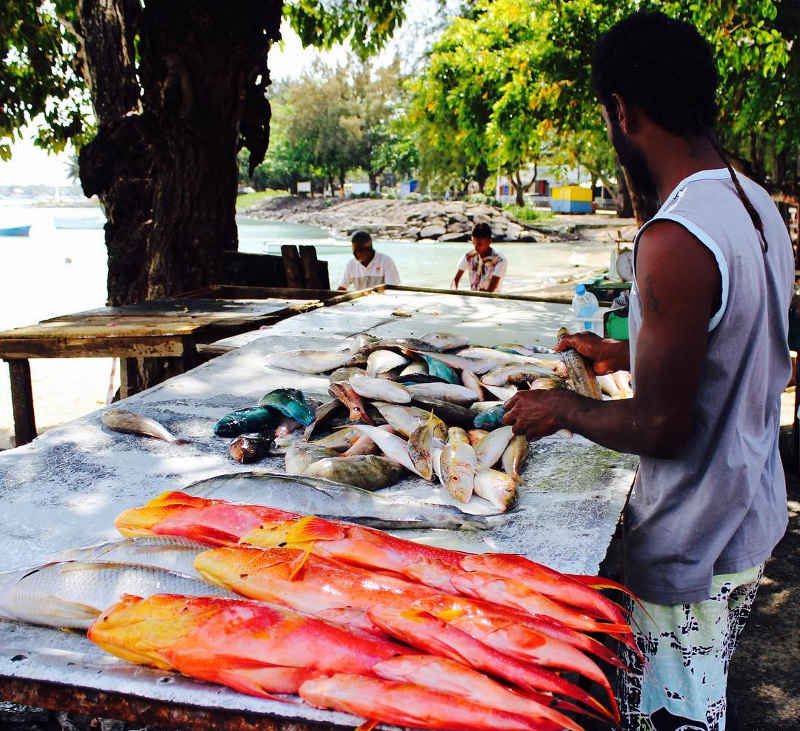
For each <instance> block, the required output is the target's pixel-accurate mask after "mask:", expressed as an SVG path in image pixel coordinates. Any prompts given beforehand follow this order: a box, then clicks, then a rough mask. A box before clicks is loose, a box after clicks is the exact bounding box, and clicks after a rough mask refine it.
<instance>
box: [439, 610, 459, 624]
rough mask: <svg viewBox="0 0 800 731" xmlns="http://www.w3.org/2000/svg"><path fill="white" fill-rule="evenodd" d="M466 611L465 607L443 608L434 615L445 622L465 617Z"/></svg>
mask: <svg viewBox="0 0 800 731" xmlns="http://www.w3.org/2000/svg"><path fill="white" fill-rule="evenodd" d="M465 613H466V612H465V611H464V610H463V609H442V610H441V611H439V612H435V613H434V615H433V616H434V617H437V618H438V619H441V620H442V621H444V622H450V621H451V620H453V619H458V618H459V617H463V616H464V614H465Z"/></svg>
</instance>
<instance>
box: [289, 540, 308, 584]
mask: <svg viewBox="0 0 800 731" xmlns="http://www.w3.org/2000/svg"><path fill="white" fill-rule="evenodd" d="M312 550H314V543H313V542H312V543H310V544H309V546H308V548H306V550H305V551H303V555H302V556H298V557H297V558H296V559H294V560H293V561H292V562H291V564H289V565H290V566H291V567H292V569H291V571H290V572H289V581H294V580H295V577H296V576H297V575H298V574H299V573H300V571H302V569H303V566H305V565H306V561H308V557H309V556H310V555H311V551H312Z"/></svg>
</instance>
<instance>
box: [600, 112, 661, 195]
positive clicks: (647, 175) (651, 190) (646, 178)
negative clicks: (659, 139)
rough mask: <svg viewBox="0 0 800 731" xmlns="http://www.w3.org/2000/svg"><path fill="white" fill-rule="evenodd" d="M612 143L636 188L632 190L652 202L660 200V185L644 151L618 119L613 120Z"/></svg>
mask: <svg viewBox="0 0 800 731" xmlns="http://www.w3.org/2000/svg"><path fill="white" fill-rule="evenodd" d="M611 144H612V145H614V150H616V153H617V155H618V156H619V161H620V163H622V165H623V166H624V167H625V170H626V172H627V173H628V177H629V178H630V182H631V185H632V186H633V189H634V190H633V191H632V192H635V193H636V195H638V196H640V197H642V198H646V199H647V200H648V201H650V202H652V203H655V202H656V201H658V186H657V185H656V180H655V178H654V177H653V173H651V172H650V167H649V166H648V164H647V160H646V159H645V156H644V153H643V152H642V151H641V150H640V149H639V147H637V146H636V144H635V143H633V142H632V141H631V139H630V138H629V137H628V136H627V135H626V134H625V133H624V132H623V131H622V129H621V128H620V126H619V122H618V121H617V120H616V119H614V120H612V122H611Z"/></svg>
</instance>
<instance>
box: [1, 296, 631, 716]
mask: <svg viewBox="0 0 800 731" xmlns="http://www.w3.org/2000/svg"><path fill="white" fill-rule="evenodd" d="M363 294H366V296H362V295H363ZM348 299H349V300H351V301H348ZM328 302H330V300H329V301H328ZM570 315H571V311H570V309H569V306H568V305H563V304H560V305H559V304H553V303H547V302H540V301H533V300H531V299H530V298H519V297H503V296H491V297H476V296H472V295H470V294H467V293H463V292H462V293H459V294H453V293H445V294H441V293H436V292H421V291H414V290H408V289H403V290H400V289H391V290H389V289H388V288H387V291H385V292H370V293H353V294H351V295H348V296H347V299H344V300H340V301H339V302H338V303H337V304H334V305H331V306H324V307H317V308H316V309H313V310H311V311H308V312H305V313H303V314H300V315H297V316H296V317H292V318H287V319H284V320H283V321H281V322H277V323H275V325H273V326H272V327H270V328H268V329H266V330H263V331H261V332H260V333H259V334H260V335H261V337H259V338H258V339H256V340H253V341H252V342H250V343H249V344H247V345H243V346H242V347H238V348H236V349H235V350H233V351H231V352H229V353H227V354H225V355H222V356H220V357H218V358H213V359H212V360H210V361H209V362H207V363H205V364H204V365H202V366H200V367H198V368H194V369H193V370H191V371H190V372H187V373H184V374H182V375H178V376H175V377H174V378H170V379H168V380H166V381H164V382H163V383H162V384H160V385H159V386H158V387H156V388H151V389H147V390H146V391H142V392H140V393H137V394H135V395H134V396H131V397H130V398H128V399H127V400H125V401H123V402H121V403H120V404H119V405H120V407H122V408H128V409H131V410H132V411H135V412H137V413H140V414H143V415H145V416H149V417H151V418H155V419H157V420H158V421H159V422H161V423H162V424H164V425H165V426H166V427H167V428H169V429H170V430H171V431H173V432H174V433H175V434H177V435H179V436H181V437H184V438H186V439H189V440H190V441H189V443H188V444H182V445H176V444H168V443H166V442H162V441H160V440H156V439H146V438H140V437H137V436H134V435H130V434H119V433H117V432H112V431H110V430H109V429H107V428H106V427H104V426H103V424H102V421H101V411H95V412H93V413H91V414H87V415H85V416H82V417H81V418H79V419H76V420H75V421H72V422H69V423H66V424H62V425H60V426H57V427H54V428H53V429H50V430H48V431H47V432H45V433H44V434H42V436H41V437H39V438H38V439H37V440H36V441H35V442H34V443H33V444H30V445H28V446H26V447H24V448H22V449H10V450H6V451H4V452H0V501H2V504H3V515H4V518H5V522H4V530H3V531H1V532H0V571H4V570H11V569H14V568H17V567H21V566H30V565H34V564H38V563H40V562H42V561H44V560H46V559H47V558H48V557H50V556H52V555H53V554H55V553H58V552H60V551H63V550H65V549H67V548H74V547H77V546H81V545H87V544H91V543H98V542H101V541H107V540H116V539H118V537H119V534H118V533H117V531H116V530H115V528H114V518H115V517H116V516H117V515H118V514H119V513H120V512H122V511H123V510H125V509H126V508H130V507H134V506H137V505H142V504H143V503H144V502H146V501H147V500H149V499H151V498H153V497H155V496H156V495H158V494H160V493H162V492H165V491H167V490H180V489H181V488H184V487H186V486H187V485H188V484H189V483H192V482H195V481H197V480H203V479H206V478H208V477H211V476H214V475H219V474H223V473H229V472H246V471H249V470H250V469H252V468H253V465H241V464H239V463H236V462H233V461H232V460H231V459H230V458H229V457H228V452H227V443H228V440H226V439H222V438H220V437H216V436H214V433H213V427H214V424H215V423H216V421H217V420H218V419H219V418H220V417H221V416H223V415H224V414H226V413H228V412H230V411H232V410H233V409H237V408H242V407H245V406H250V405H253V404H255V403H257V401H258V399H259V398H260V397H261V396H263V394H265V393H267V392H269V391H271V390H273V389H275V388H285V387H288V386H291V387H294V388H299V389H301V390H302V391H303V392H304V393H306V394H308V395H310V396H314V395H317V396H322V395H324V394H325V393H326V392H327V387H328V379H327V377H323V376H318V375H313V374H303V373H297V372H294V371H289V370H282V369H280V368H278V367H277V366H275V365H272V366H269V367H267V366H266V365H265V364H266V362H267V356H269V355H271V354H274V353H280V352H286V351H289V350H294V349H297V348H311V349H341V348H343V347H345V346H346V345H348V344H349V343H351V342H352V337H353V335H354V334H356V333H360V332H367V333H371V334H373V335H376V336H379V337H387V338H390V337H418V336H420V335H423V334H425V333H428V332H432V331H446V332H453V333H461V334H464V335H466V336H468V337H469V338H470V340H471V341H472V342H473V343H476V344H481V345H492V344H498V343H503V342H523V343H528V344H534V343H536V344H540V345H550V346H552V345H553V344H554V342H555V332H556V330H557V329H558V327H559V326H560V325H561V324H563V322H564V319H565V318H568V317H570ZM636 461H637V460H636V458H634V457H630V456H626V455H621V454H618V453H615V452H613V451H611V450H607V449H604V448H602V447H599V446H598V445H594V444H592V443H590V442H588V441H586V440H584V439H582V438H580V437H573V438H572V439H565V438H559V437H551V438H548V439H543V440H540V441H539V442H537V443H535V444H533V445H531V456H530V458H529V459H528V462H527V464H526V465H525V468H524V469H523V471H522V477H521V482H520V497H519V502H518V505H517V508H516V510H515V512H514V513H513V514H511V515H509V520H508V521H505V522H500V523H498V524H497V525H496V526H494V527H493V528H492V529H491V530H488V531H448V530H438V531H420V530H417V531H410V530H409V531H402V533H403V534H404V536H405V537H407V538H411V539H416V540H422V541H425V542H427V543H432V544H434V545H442V546H446V547H449V548H454V549H457V550H467V551H477V552H487V551H500V552H512V553H523V554H525V555H528V556H530V557H531V558H535V559H536V560H539V561H541V562H543V563H546V564H547V565H549V566H552V567H553V568H555V569H557V570H559V571H563V572H565V573H590V574H593V573H597V570H598V567H599V565H600V562H601V561H602V560H603V557H604V556H605V554H606V550H607V547H608V545H609V543H610V541H611V537H612V535H613V533H614V529H615V527H616V525H617V521H618V518H619V515H620V511H621V510H622V507H623V505H624V504H625V498H626V495H627V493H628V489H629V486H630V484H631V480H632V478H633V474H634V469H635V466H636ZM257 468H259V469H261V468H263V469H267V470H273V471H277V472H284V470H285V465H284V460H283V458H281V457H272V458H267V459H265V460H264V461H263V462H261V463H259V465H257ZM388 491H389V492H391V493H392V494H397V493H399V494H400V495H408V496H414V495H416V496H419V495H421V494H424V495H425V498H426V499H436V500H441V501H444V502H448V501H450V502H452V498H450V497H449V496H447V494H446V492H444V491H443V490H442V488H441V487H433V486H432V485H431V483H429V482H427V481H425V480H422V479H421V478H417V477H415V476H413V475H409V476H408V477H406V478H405V479H404V480H403V481H402V482H400V483H398V484H397V485H395V486H393V487H391V488H388ZM384 494H388V492H384ZM287 509H294V507H292V506H287ZM0 698H2V699H4V700H13V701H16V702H20V703H25V704H30V705H35V706H39V707H46V708H56V709H62V710H67V709H68V710H73V711H75V712H79V713H84V714H91V715H99V714H105V715H106V716H108V717H111V718H119V719H124V720H131V721H133V720H135V721H137V722H139V723H140V724H144V723H151V724H154V725H156V726H159V727H175V726H177V727H179V728H184V729H187V728H204V729H205V728H209V729H210V728H224V729H226V731H227V729H231V730H236V731H239V730H243V729H247V730H248V731H255V729H263V730H269V731H312V730H313V731H322V729H328V730H329V731H330V730H331V729H337V730H339V729H341V730H344V729H348V728H349V729H352V728H354V727H355V726H357V725H358V723H359V722H360V721H359V719H356V718H354V717H353V716H349V715H348V714H344V713H337V712H331V711H322V710H319V709H314V708H311V707H310V706H308V705H307V704H302V703H301V704H297V705H291V704H286V703H281V702H279V701H276V700H272V699H269V698H256V697H253V696H247V695H242V694H240V693H237V692H236V691H234V690H232V689H230V688H225V687H222V686H217V685H213V684H206V683H201V682H199V681H195V680H192V679H190V678H186V677H184V676H181V675H179V674H177V673H171V672H167V671H160V670H156V669H153V668H147V667H143V666H137V665H133V664H130V663H126V662H124V661H123V660H120V659H118V658H115V657H112V656H111V655H108V654H107V653H105V652H104V651H103V650H101V649H100V648H99V647H98V646H96V645H93V644H92V643H90V642H89V641H88V640H87V639H86V637H85V636H83V635H81V634H80V633H78V632H62V631H59V630H56V629H51V628H47V627H36V626H33V625H26V624H23V623H16V622H9V621H4V620H2V619H0Z"/></svg>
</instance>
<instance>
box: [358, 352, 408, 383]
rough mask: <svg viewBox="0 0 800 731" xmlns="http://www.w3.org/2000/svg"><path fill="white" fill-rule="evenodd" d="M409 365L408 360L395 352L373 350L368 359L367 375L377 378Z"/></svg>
mask: <svg viewBox="0 0 800 731" xmlns="http://www.w3.org/2000/svg"><path fill="white" fill-rule="evenodd" d="M406 363H408V358H406V357H404V356H402V355H400V353H395V352H394V351H393V350H373V351H372V352H371V353H370V354H369V358H367V375H368V376H371V377H372V378H375V377H376V376H379V375H381V373H386V372H387V371H390V370H392V368H398V367H400V366H404V365H406Z"/></svg>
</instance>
